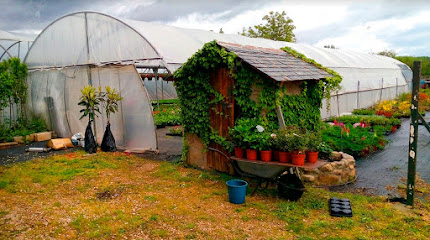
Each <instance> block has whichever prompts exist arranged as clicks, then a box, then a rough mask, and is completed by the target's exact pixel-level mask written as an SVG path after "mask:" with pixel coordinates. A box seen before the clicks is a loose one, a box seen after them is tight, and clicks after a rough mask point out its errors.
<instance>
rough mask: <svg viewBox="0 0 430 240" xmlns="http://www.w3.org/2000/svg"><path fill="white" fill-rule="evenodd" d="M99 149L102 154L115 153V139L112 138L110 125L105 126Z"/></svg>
mask: <svg viewBox="0 0 430 240" xmlns="http://www.w3.org/2000/svg"><path fill="white" fill-rule="evenodd" d="M101 149H102V151H103V152H115V151H116V144H115V138H114V137H113V134H112V132H111V130H110V123H108V124H107V126H106V130H105V133H104V134H103V140H102V146H101Z"/></svg>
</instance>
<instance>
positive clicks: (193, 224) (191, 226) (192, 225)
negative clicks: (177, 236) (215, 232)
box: [186, 223, 196, 230]
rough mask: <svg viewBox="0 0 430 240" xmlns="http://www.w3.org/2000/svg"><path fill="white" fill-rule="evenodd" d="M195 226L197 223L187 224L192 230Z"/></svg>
mask: <svg viewBox="0 0 430 240" xmlns="http://www.w3.org/2000/svg"><path fill="white" fill-rule="evenodd" d="M195 227H196V224H195V223H188V224H187V226H186V228H187V229H190V230H191V229H193V228H195Z"/></svg>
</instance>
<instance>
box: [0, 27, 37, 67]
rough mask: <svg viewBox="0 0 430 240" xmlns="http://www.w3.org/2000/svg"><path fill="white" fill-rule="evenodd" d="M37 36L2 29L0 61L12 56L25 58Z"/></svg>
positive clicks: (0, 31)
mask: <svg viewBox="0 0 430 240" xmlns="http://www.w3.org/2000/svg"><path fill="white" fill-rule="evenodd" d="M34 38H35V36H31V35H23V34H17V33H11V32H6V31H2V30H0V62H1V61H3V60H6V59H9V58H12V57H18V58H21V59H24V57H25V55H26V54H27V51H28V49H29V48H30V46H31V44H32V43H33V40H34Z"/></svg>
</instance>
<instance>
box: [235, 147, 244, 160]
mask: <svg viewBox="0 0 430 240" xmlns="http://www.w3.org/2000/svg"><path fill="white" fill-rule="evenodd" d="M234 156H235V157H238V158H243V148H240V147H234Z"/></svg>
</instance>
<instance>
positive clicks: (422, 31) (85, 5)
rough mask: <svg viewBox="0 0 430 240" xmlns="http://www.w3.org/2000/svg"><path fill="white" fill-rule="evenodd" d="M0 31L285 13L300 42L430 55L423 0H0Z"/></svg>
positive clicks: (238, 24)
mask: <svg viewBox="0 0 430 240" xmlns="http://www.w3.org/2000/svg"><path fill="white" fill-rule="evenodd" d="M1 1H2V4H1V5H2V10H1V11H0V19H1V21H0V29H1V30H6V31H15V32H21V33H37V32H40V31H41V30H42V29H44V28H45V27H46V26H47V25H48V24H49V23H51V22H52V21H54V20H55V19H57V18H59V17H61V16H64V15H66V14H69V13H72V12H76V11H84V10H90V11H97V12H102V13H106V14H109V15H112V16H115V17H120V18H128V19H134V20H141V21H148V22H158V23H162V24H169V25H174V26H178V27H185V28H198V29H204V30H213V31H216V32H218V31H219V29H220V28H223V30H224V32H226V33H233V34H234V33H237V32H241V31H242V28H243V27H249V26H254V25H257V24H260V23H262V22H263V21H262V20H261V18H262V17H263V16H264V15H266V14H268V12H269V11H278V12H282V11H286V13H287V15H288V16H289V17H290V18H292V19H293V21H294V24H295V26H296V27H297V28H296V30H295V34H296V38H297V41H298V42H299V43H307V44H311V45H315V44H316V45H319V46H322V45H324V44H334V45H336V46H338V47H341V48H351V49H354V50H358V51H362V52H369V51H381V50H384V49H385V48H386V49H393V50H395V51H397V52H398V53H399V54H411V55H424V54H426V55H430V52H429V51H430V50H427V48H426V46H428V44H427V43H426V42H425V41H424V40H423V38H427V39H428V38H429V34H430V32H429V31H430V18H429V17H427V16H430V15H429V13H430V1H426V0H410V1H401V0H361V1H358V0H324V1H317V0H308V1H299V0H273V1H260V0H235V1H230V0H206V1H201V0H180V1H179V0H91V1H88V0H74V1H67V0H1Z"/></svg>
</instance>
